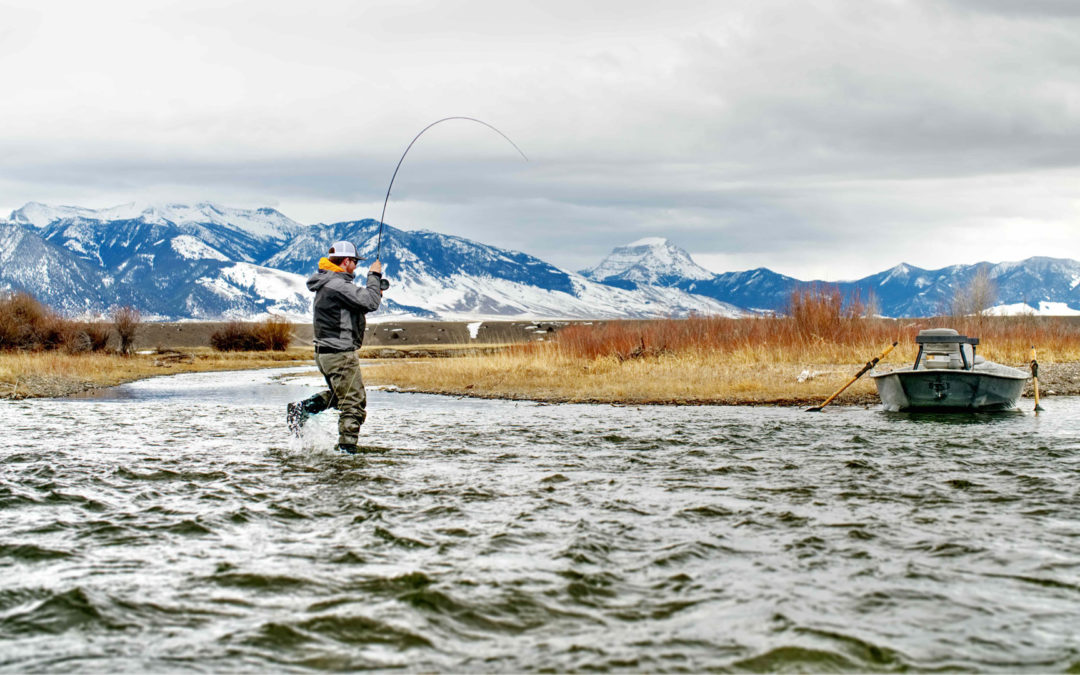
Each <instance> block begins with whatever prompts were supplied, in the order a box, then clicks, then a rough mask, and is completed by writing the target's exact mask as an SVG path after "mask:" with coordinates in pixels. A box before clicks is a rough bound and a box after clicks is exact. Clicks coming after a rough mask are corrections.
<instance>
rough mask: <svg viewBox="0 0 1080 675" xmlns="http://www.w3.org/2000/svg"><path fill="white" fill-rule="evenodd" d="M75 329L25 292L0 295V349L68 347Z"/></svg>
mask: <svg viewBox="0 0 1080 675" xmlns="http://www.w3.org/2000/svg"><path fill="white" fill-rule="evenodd" d="M77 335H78V328H77V327H76V325H75V324H74V323H72V322H70V321H68V320H67V319H64V318H62V317H60V316H59V315H57V314H56V313H55V312H53V311H52V310H51V309H49V308H48V307H46V306H45V305H43V304H41V303H40V302H38V300H37V299H36V298H34V296H32V295H30V294H29V293H24V292H21V291H20V292H9V293H5V294H3V295H0V351H12V350H16V349H20V350H33V351H40V350H50V349H60V348H70V347H71V345H73V344H75V343H76V342H77Z"/></svg>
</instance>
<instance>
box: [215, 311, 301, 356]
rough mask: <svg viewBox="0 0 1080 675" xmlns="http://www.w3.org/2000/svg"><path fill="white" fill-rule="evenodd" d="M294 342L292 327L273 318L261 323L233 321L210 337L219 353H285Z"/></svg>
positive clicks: (282, 320) (277, 318) (280, 318)
mask: <svg viewBox="0 0 1080 675" xmlns="http://www.w3.org/2000/svg"><path fill="white" fill-rule="evenodd" d="M291 342H292V325H291V324H290V323H289V322H288V321H287V320H286V319H284V318H283V317H280V316H271V317H269V318H268V319H266V320H264V321H260V322H259V323H242V322H240V321H231V322H229V323H227V324H225V326H224V327H223V328H221V330H217V331H214V333H213V334H212V335H210V346H211V347H213V348H214V349H216V350H218V351H219V352H257V351H276V352H283V351H285V350H287V349H288V348H289V344H290V343H291Z"/></svg>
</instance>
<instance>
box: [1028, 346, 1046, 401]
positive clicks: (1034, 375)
mask: <svg viewBox="0 0 1080 675" xmlns="http://www.w3.org/2000/svg"><path fill="white" fill-rule="evenodd" d="M1031 380H1032V382H1033V383H1034V384H1035V412H1039V411H1040V410H1045V409H1046V408H1043V407H1042V406H1041V405H1039V362H1038V361H1036V360H1035V345H1031Z"/></svg>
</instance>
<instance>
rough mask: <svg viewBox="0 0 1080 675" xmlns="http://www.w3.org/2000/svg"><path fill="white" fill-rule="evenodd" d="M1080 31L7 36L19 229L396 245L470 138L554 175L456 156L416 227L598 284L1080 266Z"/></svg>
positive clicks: (351, 12) (476, 19) (264, 31)
mask: <svg viewBox="0 0 1080 675" xmlns="http://www.w3.org/2000/svg"><path fill="white" fill-rule="evenodd" d="M1072 5H1073V3H1064V2H1062V3H1057V2H1050V1H1043V2H1037V1H1036V2H1023V3H1021V2H1015V3H1014V2H1005V1H1004V0H999V1H994V0H989V1H986V2H982V1H979V2H976V1H975V0H971V1H970V2H967V1H964V0H952V1H950V2H939V1H930V0H925V1H921V2H891V1H885V0H868V1H867V2H859V3H852V2H842V1H839V0H836V1H834V2H824V3H813V5H812V6H810V5H806V4H793V3H788V2H777V1H769V0H766V1H763V2H755V3H747V5H746V6H744V7H738V6H732V5H730V4H729V3H705V2H670V3H664V5H663V7H653V6H649V5H647V4H646V5H643V6H637V5H632V6H631V5H626V4H625V3H615V2H607V1H604V2H590V3H580V2H575V3H570V2H563V1H562V0H557V1H553V2H545V3H502V2H462V3H445V2H439V3H436V2H416V3H398V2H388V3H377V2H371V3H363V4H356V3H350V2H333V1H328V2H322V3H318V4H317V5H312V6H310V7H304V8H300V7H299V6H298V5H294V4H292V3H284V2H282V3H277V2H259V3H247V2H241V3H230V4H228V5H224V6H222V5H220V3H211V2H204V1H201V0H199V1H195V0H193V1H192V2H187V3H183V4H182V5H155V6H148V5H147V4H145V3H138V2H131V3H128V4H125V3H115V4H111V5H109V6H108V8H106V9H101V8H97V9H93V10H91V9H90V8H88V7H84V6H83V5H81V4H78V3H54V4H48V5H44V6H43V7H44V9H40V10H39V9H36V8H37V7H38V6H37V5H32V4H31V3H29V2H27V3H26V6H25V7H23V8H21V9H19V10H18V11H13V10H12V9H11V8H0V26H17V27H18V28H19V30H18V31H17V32H18V33H19V35H21V36H23V37H22V38H21V42H20V43H19V44H15V43H9V44H8V45H5V48H4V49H0V89H2V90H3V91H5V92H9V96H8V100H9V101H10V102H12V103H14V105H12V106H9V108H8V110H7V111H6V112H5V124H4V125H2V127H0V207H3V208H7V209H10V208H16V207H18V206H20V205H21V204H22V203H24V202H26V201H29V200H31V199H35V200H39V201H51V202H62V203H76V202H81V203H85V204H87V205H91V206H104V205H107V204H108V203H119V202H124V201H131V200H133V199H147V198H163V199H176V200H181V199H183V200H187V199H213V200H217V201H223V202H226V203H233V204H238V205H255V204H269V205H279V206H281V207H282V208H284V209H285V211H286V213H287V214H288V215H290V216H291V217H293V218H296V219H298V220H302V221H306V222H314V221H327V220H338V219H345V218H359V217H375V216H377V215H378V213H377V210H378V207H379V206H380V205H381V201H382V197H383V193H384V192H385V189H386V183H387V181H388V180H389V177H390V173H391V172H392V170H393V166H394V163H395V162H396V161H397V158H398V156H399V155H400V153H401V151H402V150H403V149H404V146H405V144H406V143H408V141H409V140H410V139H411V138H412V136H413V135H414V134H415V133H416V132H417V131H418V130H419V129H420V128H422V127H423V126H424V125H426V124H427V123H429V122H431V121H433V120H434V119H438V118H440V117H444V116H447V115H454V114H465V115H472V116H477V117H480V118H483V119H486V120H488V121H490V122H492V123H494V124H496V126H498V127H499V128H501V129H502V130H503V131H504V132H506V133H507V134H508V135H510V136H511V137H512V138H513V139H514V140H515V141H516V142H517V143H518V144H519V145H521V146H522V148H523V149H524V150H525V151H526V152H527V153H528V154H529V156H530V158H531V160H532V161H531V162H529V163H527V164H526V163H524V162H521V161H520V158H517V156H516V155H515V154H514V153H513V151H512V149H510V148H509V147H508V146H506V145H505V142H504V141H502V139H499V138H498V137H497V136H496V135H494V134H492V133H491V132H490V131H488V130H486V129H483V128H481V127H478V126H476V125H469V124H465V123H463V124H455V123H447V124H445V125H442V126H440V127H439V128H437V129H433V130H432V131H431V132H429V133H428V134H427V135H425V137H424V138H423V139H421V141H420V142H419V143H418V144H417V146H415V147H414V149H413V151H412V153H411V154H410V156H409V158H408V159H407V160H406V163H405V165H404V166H403V168H402V173H401V175H400V176H399V179H398V182H397V184H396V187H395V192H394V196H393V201H392V202H391V206H390V210H389V212H388V217H387V219H388V221H389V222H390V223H391V224H394V225H397V226H404V227H415V228H427V229H434V230H438V231H443V232H448V233H452V234H457V235H461V236H467V237H473V238H476V239H479V240H482V241H485V242H487V243H492V244H495V245H499V246H507V247H512V248H516V249H519V250H524V251H526V252H529V253H532V254H534V255H538V256H540V257H543V258H546V259H548V260H551V261H552V262H555V263H556V264H560V265H563V266H566V267H569V268H574V269H576V268H581V267H585V266H588V265H591V264H594V263H595V262H596V261H597V260H598V259H599V258H600V257H602V256H603V255H604V254H605V253H606V252H607V251H608V250H610V248H611V247H612V246H615V245H618V244H621V243H625V242H627V241H630V240H632V239H635V238H638V237H640V236H646V235H664V236H668V237H670V238H671V239H672V240H674V241H675V242H676V243H678V244H680V245H682V246H684V247H685V248H687V249H688V250H690V251H691V252H692V253H695V254H697V255H699V256H701V257H702V259H703V260H708V261H711V263H710V264H712V265H713V266H714V268H715V267H716V266H722V269H735V268H746V267H754V266H758V265H766V266H770V267H773V268H775V269H778V270H779V271H783V272H787V273H791V274H795V275H798V276H813V275H818V274H828V275H829V276H831V277H832V278H841V277H850V276H856V275H859V274H863V273H867V272H871V271H876V270H879V269H882V268H885V267H888V266H891V265H893V264H895V263H897V262H899V261H900V260H907V261H909V262H912V263H914V264H921V265H923V266H941V265H944V264H949V263H953V262H971V261H974V260H978V259H991V260H1002V259H1016V258H1018V257H1022V256H1026V255H1034V254H1039V253H1042V254H1052V255H1060V256H1069V257H1080V251H1078V250H1076V247H1075V244H1073V243H1072V242H1071V240H1070V238H1069V236H1068V232H1069V228H1070V227H1071V224H1072V223H1073V222H1075V219H1076V216H1077V208H1076V206H1074V204H1075V199H1074V198H1073V194H1074V191H1075V187H1074V186H1075V184H1076V183H1075V179H1076V177H1077V174H1078V173H1080V168H1078V166H1077V165H1078V161H1080V159H1078V158H1080V155H1078V154H1077V152H1076V149H1077V148H1078V147H1080V136H1078V132H1077V129H1080V124H1078V122H1080V119H1078V117H1080V106H1077V104H1076V102H1077V101H1078V100H1080V77H1078V75H1080V73H1078V72H1077V70H1078V69H1080V44H1078V42H1077V40H1076V39H1075V38H1074V36H1075V35H1076V34H1078V32H1077V29H1078V28H1080V26H1078V24H1077V19H1078V18H1080V17H1078V16H1077V14H1078V13H1080V12H1075V11H1072V10H1070V7H1072ZM22 29H25V31H23V30H22ZM0 30H3V29H0ZM9 32H10V30H9ZM11 44H15V46H13V47H12V46H11ZM106 200H109V201H106ZM931 241H932V242H935V244H934V245H929V243H928V242H931Z"/></svg>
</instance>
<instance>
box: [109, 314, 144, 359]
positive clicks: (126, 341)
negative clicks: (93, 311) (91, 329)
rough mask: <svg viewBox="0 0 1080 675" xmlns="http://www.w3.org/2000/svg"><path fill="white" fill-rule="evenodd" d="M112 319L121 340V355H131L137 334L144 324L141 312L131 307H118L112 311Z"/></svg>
mask: <svg viewBox="0 0 1080 675" xmlns="http://www.w3.org/2000/svg"><path fill="white" fill-rule="evenodd" d="M111 318H112V322H113V328H114V329H115V330H116V334H117V336H119V338H120V353H121V354H125V355H128V354H131V350H132V347H133V346H134V345H135V333H137V332H138V331H139V324H140V323H142V316H141V315H140V313H139V310H137V309H135V308H134V307H132V306H130V305H125V306H124V307H116V308H114V309H113V311H112V314H111Z"/></svg>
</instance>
